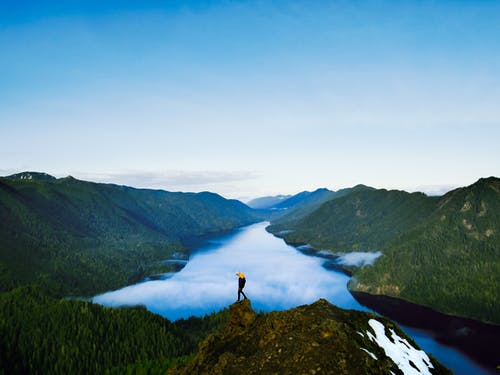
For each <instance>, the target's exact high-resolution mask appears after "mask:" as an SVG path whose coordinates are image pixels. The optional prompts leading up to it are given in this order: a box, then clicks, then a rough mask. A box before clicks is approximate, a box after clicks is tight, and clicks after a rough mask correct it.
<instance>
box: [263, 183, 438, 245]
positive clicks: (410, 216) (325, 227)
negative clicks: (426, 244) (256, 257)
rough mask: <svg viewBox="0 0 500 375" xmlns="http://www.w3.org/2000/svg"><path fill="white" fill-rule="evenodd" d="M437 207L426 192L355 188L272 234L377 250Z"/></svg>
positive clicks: (280, 223) (292, 239)
mask: <svg viewBox="0 0 500 375" xmlns="http://www.w3.org/2000/svg"><path fill="white" fill-rule="evenodd" d="M435 205H436V200H435V199H431V198H429V197H427V196H425V195H424V194H422V193H413V194H409V193H406V192H404V191H397V190H391V191H387V190H384V189H382V190H375V189H353V190H351V191H347V192H346V193H345V194H344V195H343V196H340V197H338V198H336V199H332V200H330V201H328V202H326V203H324V204H323V205H321V206H320V207H317V208H316V210H314V212H312V213H311V214H310V215H308V216H306V217H303V219H302V220H300V221H298V222H293V221H284V220H283V219H280V220H277V221H275V222H273V225H272V226H270V227H269V231H271V232H273V233H274V232H278V231H282V230H291V232H289V233H287V234H286V235H285V236H284V237H285V239H286V240H287V242H291V243H297V244H305V243H308V244H310V245H312V246H313V247H316V248H329V249H332V250H340V251H348V250H359V249H361V250H374V251H375V250H379V248H380V246H382V245H383V244H385V243H386V242H387V241H388V240H390V239H392V238H393V237H395V236H397V235H398V234H399V233H402V232H404V231H406V230H407V229H408V228H411V227H413V226H415V225H416V224H417V223H418V222H420V221H421V220H423V219H424V218H426V217H428V216H429V214H430V213H431V212H432V210H433V209H434V208H435ZM276 222H277V224H275V223H276Z"/></svg>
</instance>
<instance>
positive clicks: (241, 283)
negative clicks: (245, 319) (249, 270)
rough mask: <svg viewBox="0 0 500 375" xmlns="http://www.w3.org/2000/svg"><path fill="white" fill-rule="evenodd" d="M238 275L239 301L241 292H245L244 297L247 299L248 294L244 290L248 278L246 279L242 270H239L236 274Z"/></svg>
mask: <svg viewBox="0 0 500 375" xmlns="http://www.w3.org/2000/svg"><path fill="white" fill-rule="evenodd" d="M236 276H238V301H237V302H239V301H240V295H241V294H243V297H245V299H247V296H246V295H245V293H244V292H243V288H244V287H245V283H246V282H247V280H246V279H245V275H244V274H243V273H242V272H238V273H237V274H236Z"/></svg>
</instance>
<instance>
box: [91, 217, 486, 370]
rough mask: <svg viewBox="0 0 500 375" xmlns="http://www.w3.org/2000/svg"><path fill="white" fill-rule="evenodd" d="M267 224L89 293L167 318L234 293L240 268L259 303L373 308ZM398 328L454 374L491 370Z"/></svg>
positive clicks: (206, 308)
mask: <svg viewBox="0 0 500 375" xmlns="http://www.w3.org/2000/svg"><path fill="white" fill-rule="evenodd" d="M267 225H268V223H266V222H262V223H258V224H254V225H250V226H247V227H244V228H240V229H237V230H235V231H233V232H231V233H229V234H225V235H221V236H215V237H212V238H207V239H205V240H203V241H198V242H197V243H194V242H193V243H191V244H190V247H191V255H190V259H189V262H187V264H186V265H185V267H184V268H182V269H181V270H180V271H179V272H177V273H174V274H166V275H164V277H163V278H161V277H160V279H155V280H151V279H148V280H145V281H143V282H140V283H138V284H134V285H131V286H127V287H124V288H122V289H119V290H116V291H111V292H107V293H104V294H101V295H99V296H96V297H94V298H93V301H94V302H96V303H100V304H103V305H106V306H124V305H144V306H146V307H147V309H148V310H150V311H152V312H154V313H158V314H160V315H162V316H164V317H166V318H168V319H170V320H176V319H179V318H187V317H189V316H193V315H194V316H202V315H204V314H206V313H210V312H214V311H218V310H220V309H222V308H224V307H227V306H228V305H230V304H231V303H233V302H234V301H235V300H236V298H237V277H236V276H235V274H236V272H239V271H241V272H243V273H245V275H246V279H247V285H246V287H245V293H246V294H247V296H248V297H249V298H250V300H251V301H252V306H253V307H254V309H255V310H257V311H259V310H263V311H272V310H284V309H288V308H292V307H296V306H299V305H303V304H309V303H312V302H314V301H316V300H318V299H319V298H325V299H327V300H328V301H330V302H331V303H333V304H335V305H337V306H339V307H342V308H344V309H356V310H362V311H371V310H370V309H368V308H367V307H365V306H363V305H361V304H360V303H359V302H358V301H357V300H356V299H355V298H354V297H353V296H352V294H351V293H350V292H349V290H348V289H347V282H348V281H349V276H347V275H345V274H344V273H342V272H339V271H336V270H332V269H329V268H328V267H324V264H325V262H326V260H325V259H323V258H321V257H315V256H308V255H305V254H303V253H302V252H301V251H299V250H298V249H296V248H294V247H292V246H289V245H287V244H286V243H285V242H284V241H283V240H282V239H280V238H277V237H275V236H273V235H272V234H270V233H268V232H266V230H265V227H266V226H267ZM402 328H403V330H404V331H405V332H406V333H407V334H408V335H409V336H410V337H412V338H413V339H414V341H415V342H417V344H418V345H420V346H421V347H422V349H424V350H425V351H426V352H428V353H430V354H432V355H434V356H435V357H436V358H437V359H438V360H439V361H440V362H441V363H442V364H444V365H445V366H447V367H448V368H450V369H451V370H452V371H453V372H454V373H455V374H459V375H461V374H464V375H466V374H467V375H469V374H489V373H494V370H492V371H491V372H489V371H487V370H485V369H483V368H482V367H480V366H479V365H478V364H477V363H475V362H473V361H472V360H470V359H469V358H468V357H467V356H466V355H464V354H463V353H462V352H460V351H458V350H456V349H453V348H451V347H448V346H445V345H443V344H440V343H439V342H437V341H436V340H435V339H434V337H435V334H434V333H433V332H432V331H430V330H422V329H415V328H410V327H407V326H404V325H402Z"/></svg>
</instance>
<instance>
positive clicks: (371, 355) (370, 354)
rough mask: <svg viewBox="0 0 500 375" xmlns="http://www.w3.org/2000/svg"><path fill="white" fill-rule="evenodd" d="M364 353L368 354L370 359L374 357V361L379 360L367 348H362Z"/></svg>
mask: <svg viewBox="0 0 500 375" xmlns="http://www.w3.org/2000/svg"><path fill="white" fill-rule="evenodd" d="M360 349H361V350H362V351H364V352H367V353H368V355H369V356H370V357H372V358H373V359H374V360H378V358H377V356H376V355H375V354H373V353H372V352H369V351H368V350H366V349H365V348H360Z"/></svg>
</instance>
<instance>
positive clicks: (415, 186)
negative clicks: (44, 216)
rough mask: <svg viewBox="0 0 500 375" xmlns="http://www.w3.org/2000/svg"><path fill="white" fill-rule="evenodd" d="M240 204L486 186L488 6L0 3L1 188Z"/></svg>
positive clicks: (494, 63)
mask: <svg viewBox="0 0 500 375" xmlns="http://www.w3.org/2000/svg"><path fill="white" fill-rule="evenodd" d="M24 170H34V171H43V172H47V173H50V174H53V175H55V176H57V177H63V176H67V175H73V176H74V177H77V178H81V179H87V180H92V181H104V182H115V183H120V184H127V185H131V186H136V187H152V188H162V189H166V190H172V191H179V190H181V191H201V190H210V191H214V192H218V193H220V194H222V195H224V196H226V197H231V198H240V199H245V198H249V197H256V196H262V195H268V194H278V193H283V194H290V193H297V192H299V191H301V190H312V189H315V188H318V187H328V188H330V189H333V190H337V189H339V188H342V187H348V186H353V185H355V184H357V183H364V184H367V185H371V186H374V187H384V188H398V189H405V190H409V191H414V190H421V191H427V192H439V191H443V189H444V190H447V189H449V188H450V187H455V186H465V185H469V184H471V183H473V182H475V181H476V180H477V179H478V178H480V177H488V176H491V175H495V176H500V1H472V0H471V1H252V2H247V1H192V2H188V1H182V2H181V1H162V2H160V1H125V0H119V1H113V0H112V1H100V0H99V1H20V0H13V1H11V0H1V1H0V175H6V174H10V173H15V172H20V171H24Z"/></svg>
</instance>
